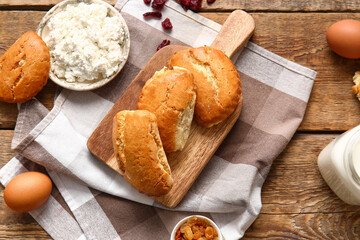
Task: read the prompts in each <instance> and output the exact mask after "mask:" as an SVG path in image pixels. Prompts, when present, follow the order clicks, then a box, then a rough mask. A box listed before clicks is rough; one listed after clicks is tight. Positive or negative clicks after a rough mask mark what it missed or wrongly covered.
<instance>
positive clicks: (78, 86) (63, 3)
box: [36, 0, 130, 91]
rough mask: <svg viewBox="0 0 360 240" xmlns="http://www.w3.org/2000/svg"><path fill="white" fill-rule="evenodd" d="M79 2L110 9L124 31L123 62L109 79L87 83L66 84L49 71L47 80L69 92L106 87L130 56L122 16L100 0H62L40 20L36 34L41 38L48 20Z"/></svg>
mask: <svg viewBox="0 0 360 240" xmlns="http://www.w3.org/2000/svg"><path fill="white" fill-rule="evenodd" d="M81 2H84V3H97V4H102V5H105V6H106V7H107V8H108V9H110V11H111V12H112V13H114V14H116V15H117V16H118V17H119V19H120V22H121V24H122V27H123V30H124V34H125V40H124V45H123V47H122V49H123V50H124V53H125V54H124V60H123V61H122V62H120V64H119V66H118V69H117V70H116V71H115V72H114V73H113V74H112V75H111V76H109V77H107V78H104V79H100V80H97V81H88V82H73V83H71V82H67V81H66V80H65V79H59V78H58V77H57V76H56V75H55V74H54V73H53V72H52V71H51V69H50V71H49V78H50V79H51V80H52V81H53V82H54V83H56V84H57V85H59V86H61V87H63V88H66V89H70V90H74V91H90V90H94V89H97V88H100V87H102V86H104V85H106V84H107V83H109V82H110V81H112V80H113V79H114V78H115V77H116V76H117V75H118V74H119V73H120V72H121V70H122V69H123V68H124V66H125V64H126V62H127V60H128V58H129V54H130V32H129V28H128V26H127V24H126V21H125V19H124V18H123V17H122V15H121V14H120V12H119V11H118V10H117V9H116V8H115V7H113V6H112V5H110V4H109V3H107V2H105V1H102V0H64V1H61V2H59V3H58V4H56V5H54V6H53V7H52V8H51V9H50V10H49V11H48V12H47V13H46V14H45V15H44V17H43V18H42V19H41V21H40V23H39V25H38V28H37V30H36V33H37V34H38V35H39V36H40V37H41V38H43V30H44V28H45V26H46V25H47V23H48V21H49V19H50V18H51V17H53V16H55V15H56V14H57V13H59V12H61V11H62V10H63V9H65V7H66V5H68V4H73V5H76V4H80V3H81Z"/></svg>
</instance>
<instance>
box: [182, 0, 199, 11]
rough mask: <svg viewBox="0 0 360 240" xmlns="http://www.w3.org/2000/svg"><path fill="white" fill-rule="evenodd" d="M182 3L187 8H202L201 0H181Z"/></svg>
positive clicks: (194, 9) (195, 9)
mask: <svg viewBox="0 0 360 240" xmlns="http://www.w3.org/2000/svg"><path fill="white" fill-rule="evenodd" d="M180 4H181V6H182V7H183V8H184V9H185V10H188V9H191V10H193V11H197V10H199V9H200V8H201V0H180Z"/></svg>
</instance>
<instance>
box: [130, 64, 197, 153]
mask: <svg viewBox="0 0 360 240" xmlns="http://www.w3.org/2000/svg"><path fill="white" fill-rule="evenodd" d="M195 99H196V93H195V88H194V77H193V75H192V74H191V73H190V72H189V71H188V70H186V69H184V68H179V67H174V68H172V67H171V68H167V67H164V68H163V69H161V70H160V71H158V72H156V73H155V74H154V75H153V76H152V78H150V79H149V80H148V81H147V82H146V84H145V86H144V87H143V89H142V91H141V94H140V96H139V100H138V104H137V109H143V110H148V111H150V112H153V113H154V114H155V115H156V118H157V123H158V127H159V133H160V137H161V141H162V143H163V146H164V150H165V152H175V151H178V150H182V149H183V148H184V146H185V143H186V141H187V139H188V137H189V133H190V127H191V122H192V119H193V116H194V107H195Z"/></svg>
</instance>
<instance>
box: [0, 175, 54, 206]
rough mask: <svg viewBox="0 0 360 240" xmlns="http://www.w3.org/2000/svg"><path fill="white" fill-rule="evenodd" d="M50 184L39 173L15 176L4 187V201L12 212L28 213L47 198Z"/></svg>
mask: <svg viewBox="0 0 360 240" xmlns="http://www.w3.org/2000/svg"><path fill="white" fill-rule="evenodd" d="M51 189H52V183H51V180H50V178H49V177H48V176H46V175H45V174H43V173H40V172H26V173H22V174H19V175H17V176H16V177H14V178H13V179H11V181H10V182H9V183H8V184H7V185H6V187H5V190H4V200H5V202H6V204H7V205H8V206H9V207H10V208H11V209H12V210H14V211H17V212H28V211H31V210H34V209H36V208H38V207H40V206H41V205H42V204H43V203H45V202H46V200H47V199H48V198H49V196H50V193H51Z"/></svg>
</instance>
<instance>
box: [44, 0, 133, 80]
mask: <svg viewBox="0 0 360 240" xmlns="http://www.w3.org/2000/svg"><path fill="white" fill-rule="evenodd" d="M47 27H48V28H49V34H48V36H47V37H45V39H44V41H45V42H46V44H47V45H48V47H49V50H50V63H51V71H52V72H53V73H54V74H55V75H56V76H57V77H58V78H60V79H65V80H66V81H67V82H85V81H91V82H94V81H97V80H100V79H104V78H107V77H110V76H111V75H112V74H114V73H115V72H116V70H117V69H118V66H119V64H120V63H121V62H122V61H125V60H126V59H125V56H124V53H123V48H122V45H123V44H124V42H125V39H124V38H125V33H124V29H123V26H122V23H121V21H120V19H119V17H118V16H109V15H108V8H107V7H106V6H105V5H101V4H96V3H92V4H86V3H84V2H81V3H79V4H77V5H67V6H66V8H65V9H64V10H63V11H61V12H59V13H57V14H56V15H55V16H53V17H52V18H50V20H49V22H48V24H47Z"/></svg>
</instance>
